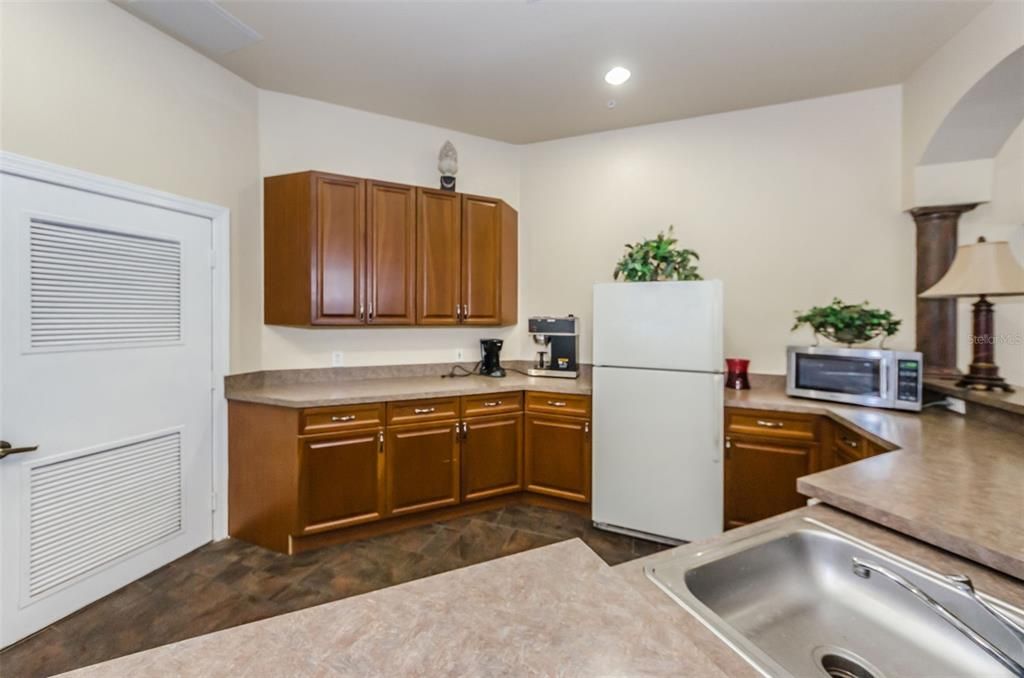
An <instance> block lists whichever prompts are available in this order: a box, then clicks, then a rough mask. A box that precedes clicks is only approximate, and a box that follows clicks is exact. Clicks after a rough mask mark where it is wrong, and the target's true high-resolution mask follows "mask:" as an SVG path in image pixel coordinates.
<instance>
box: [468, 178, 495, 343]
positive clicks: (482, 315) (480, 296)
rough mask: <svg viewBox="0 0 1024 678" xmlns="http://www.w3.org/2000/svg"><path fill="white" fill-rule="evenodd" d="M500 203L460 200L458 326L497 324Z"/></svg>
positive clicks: (471, 198)
mask: <svg viewBox="0 0 1024 678" xmlns="http://www.w3.org/2000/svg"><path fill="white" fill-rule="evenodd" d="M501 213H502V203H501V201H500V200H492V199H489V198H478V197H474V196H470V195H466V196H463V199H462V304H463V307H462V322H464V323H466V324H469V325H498V324H500V323H501V265H502V261H501V249H502V248H501V240H502V238H501V216H502V215H501Z"/></svg>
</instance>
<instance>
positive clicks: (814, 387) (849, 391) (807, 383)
mask: <svg viewBox="0 0 1024 678" xmlns="http://www.w3.org/2000/svg"><path fill="white" fill-rule="evenodd" d="M790 363H791V364H790V373H789V376H790V384H789V386H790V390H791V393H792V395H803V396H807V397H811V398H821V399H826V400H835V401H838V402H846V403H853V404H859V405H880V406H884V405H886V404H888V402H889V390H890V389H889V367H888V360H887V359H886V358H885V357H884V356H869V355H862V356H850V355H834V354H826V353H811V352H808V353H801V352H794V353H792V354H791V355H790Z"/></svg>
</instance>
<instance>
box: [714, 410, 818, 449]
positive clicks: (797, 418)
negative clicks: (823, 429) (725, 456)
mask: <svg viewBox="0 0 1024 678" xmlns="http://www.w3.org/2000/svg"><path fill="white" fill-rule="evenodd" d="M725 428H726V431H727V432H728V433H733V434H737V435H750V436H758V437H763V438H780V439H784V440H807V441H815V440H817V437H818V435H817V431H818V426H817V420H816V419H815V417H814V416H813V415H808V416H803V415H796V414H790V413H788V412H787V413H780V412H766V411H763V410H743V409H738V408H729V409H727V410H726V422H725Z"/></svg>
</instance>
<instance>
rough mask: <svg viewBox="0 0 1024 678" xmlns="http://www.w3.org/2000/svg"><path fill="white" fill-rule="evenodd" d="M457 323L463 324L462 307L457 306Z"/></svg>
mask: <svg viewBox="0 0 1024 678" xmlns="http://www.w3.org/2000/svg"><path fill="white" fill-rule="evenodd" d="M455 322H457V323H460V322H462V307H461V306H459V305H458V304H455Z"/></svg>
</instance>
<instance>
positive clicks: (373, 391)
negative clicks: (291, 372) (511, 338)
mask: <svg viewBox="0 0 1024 678" xmlns="http://www.w3.org/2000/svg"><path fill="white" fill-rule="evenodd" d="M442 372H443V370H442V369H441V368H438V370H437V374H433V375H429V376H404V377H377V378H372V379H347V380H337V381H323V382H297V383H285V384H257V385H253V386H238V387H232V386H229V387H228V388H227V391H226V393H225V395H226V397H227V399H228V400H235V401H241V402H248V403H259V404H262V405H276V406H279V407H326V406H331V405H353V404H356V403H372V402H390V401H394V400H413V399H419V398H442V397H444V396H465V395H479V394H483V393H506V392H509V391H549V392H553V393H570V394H572V393H575V394H581V395H589V394H590V391H591V387H590V378H589V375H586V374H584V375H580V377H579V378H578V379H562V378H558V377H528V376H525V375H522V374H519V373H517V372H512V371H509V372H508V375H507V376H505V377H502V378H495V377H481V376H478V375H473V376H468V377H446V378H442V377H441V374H442Z"/></svg>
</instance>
